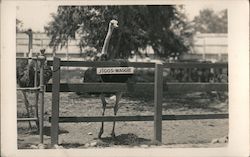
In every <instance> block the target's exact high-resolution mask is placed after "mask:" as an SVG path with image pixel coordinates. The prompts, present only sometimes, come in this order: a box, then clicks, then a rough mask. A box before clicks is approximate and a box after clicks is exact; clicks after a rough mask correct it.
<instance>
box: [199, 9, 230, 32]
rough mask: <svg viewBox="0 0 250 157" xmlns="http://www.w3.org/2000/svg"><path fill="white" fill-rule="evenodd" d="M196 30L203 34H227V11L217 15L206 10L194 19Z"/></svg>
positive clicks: (210, 10)
mask: <svg viewBox="0 0 250 157" xmlns="http://www.w3.org/2000/svg"><path fill="white" fill-rule="evenodd" d="M194 23H195V30H196V31H199V32H201V33H227V10H223V11H221V12H219V13H215V12H214V11H213V10H212V9H204V10H201V11H200V14H199V15H198V16H196V17H195V18H194Z"/></svg>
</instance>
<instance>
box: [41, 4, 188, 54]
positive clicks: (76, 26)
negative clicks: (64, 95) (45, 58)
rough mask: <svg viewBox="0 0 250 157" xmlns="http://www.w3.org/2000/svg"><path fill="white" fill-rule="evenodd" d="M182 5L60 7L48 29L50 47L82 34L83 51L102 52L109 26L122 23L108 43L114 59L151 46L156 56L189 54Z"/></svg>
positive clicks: (81, 44) (59, 45) (56, 46)
mask: <svg viewBox="0 0 250 157" xmlns="http://www.w3.org/2000/svg"><path fill="white" fill-rule="evenodd" d="M181 9H182V8H181V6H171V5H164V6H149V5H147V6H142V5H140V6H114V5H109V6H59V7H58V10H57V14H54V15H52V17H53V20H52V21H51V22H50V23H49V24H48V25H47V26H46V27H45V30H46V32H47V34H48V35H49V36H50V37H51V42H50V46H51V47H53V48H54V49H57V48H59V47H63V46H65V45H66V43H67V41H68V40H71V39H75V38H76V37H75V33H76V32H78V33H79V34H80V35H81V40H80V43H79V46H80V48H83V47H94V48H95V49H96V50H97V52H100V50H101V48H102V45H103V42H104V39H105V35H106V33H107V28H108V23H109V21H110V20H112V19H116V20H118V21H119V23H118V25H119V28H118V29H115V30H114V32H113V35H112V38H111V41H110V44H109V50H108V51H109V52H112V53H113V56H114V57H115V58H128V57H129V56H131V55H132V54H141V53H140V52H141V50H145V49H146V47H147V46H152V48H153V50H154V51H155V54H157V55H159V56H161V57H168V56H169V55H170V54H171V53H172V52H175V53H176V52H178V53H182V52H186V51H188V46H189V43H188V42H185V41H187V39H188V38H189V37H190V36H192V32H190V31H189V30H188V29H189V28H188V27H187V26H188V25H187V22H186V21H185V18H186V17H185V15H184V14H183V13H181V12H180V10H181Z"/></svg>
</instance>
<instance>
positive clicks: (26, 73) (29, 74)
mask: <svg viewBox="0 0 250 157" xmlns="http://www.w3.org/2000/svg"><path fill="white" fill-rule="evenodd" d="M44 52H45V49H42V50H41V54H42V55H44ZM16 64H17V65H16V78H17V84H18V86H19V87H21V88H25V87H34V86H39V84H40V82H39V75H40V71H38V72H37V77H36V78H37V80H36V82H37V84H36V85H35V64H36V63H35V61H34V60H23V59H22V60H17V63H16ZM43 77H44V84H46V83H48V81H49V80H50V78H51V77H52V70H51V68H50V67H49V66H47V65H44V76H43ZM22 93H23V96H24V101H25V106H26V110H27V114H28V116H29V117H30V111H29V104H30V103H29V101H28V98H27V94H26V91H23V90H22ZM36 97H37V102H38V93H36ZM37 102H36V103H37ZM29 126H30V128H31V124H30V122H29Z"/></svg>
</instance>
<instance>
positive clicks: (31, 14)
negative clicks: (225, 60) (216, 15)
mask: <svg viewBox="0 0 250 157" xmlns="http://www.w3.org/2000/svg"><path fill="white" fill-rule="evenodd" d="M57 7H58V5H47V4H42V5H18V6H17V10H16V15H17V19H19V20H21V21H22V28H23V29H28V28H31V29H32V30H33V31H40V32H44V26H45V25H47V24H48V23H49V21H51V20H52V18H51V13H56V11H57ZM205 8H211V9H213V10H214V11H215V12H218V11H221V10H223V9H227V7H226V6H225V3H224V4H223V3H192V4H187V5H185V10H186V15H187V17H188V19H189V20H192V19H193V18H194V16H196V15H198V14H199V11H200V10H202V9H205Z"/></svg>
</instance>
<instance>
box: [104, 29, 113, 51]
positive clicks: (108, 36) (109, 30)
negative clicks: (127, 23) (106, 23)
mask: <svg viewBox="0 0 250 157" xmlns="http://www.w3.org/2000/svg"><path fill="white" fill-rule="evenodd" d="M112 32H113V29H112V28H111V27H109V29H108V33H107V35H106V38H105V40H104V44H103V47H102V54H107V53H108V46H109V41H110V38H111V35H112Z"/></svg>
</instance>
